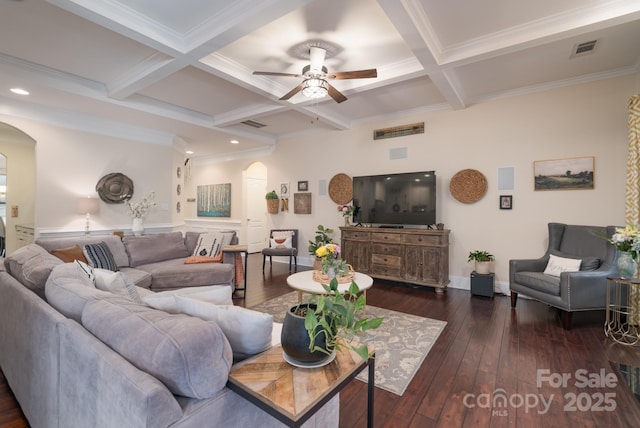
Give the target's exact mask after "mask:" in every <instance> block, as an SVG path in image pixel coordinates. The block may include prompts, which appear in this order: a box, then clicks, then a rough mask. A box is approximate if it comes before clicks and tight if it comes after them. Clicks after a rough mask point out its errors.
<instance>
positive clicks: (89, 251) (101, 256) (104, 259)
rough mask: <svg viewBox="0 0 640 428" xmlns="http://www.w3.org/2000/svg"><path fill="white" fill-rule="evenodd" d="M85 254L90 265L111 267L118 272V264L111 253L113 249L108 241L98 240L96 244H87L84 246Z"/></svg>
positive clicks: (101, 267)
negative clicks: (108, 244)
mask: <svg viewBox="0 0 640 428" xmlns="http://www.w3.org/2000/svg"><path fill="white" fill-rule="evenodd" d="M83 251H84V256H85V257H86V258H87V261H88V262H89V266H91V267H94V268H100V269H109V270H110V271H113V272H116V271H117V270H118V264H117V263H116V260H115V259H114V258H113V254H111V250H110V249H109V247H108V246H107V244H106V242H98V243H95V244H85V245H84V247H83Z"/></svg>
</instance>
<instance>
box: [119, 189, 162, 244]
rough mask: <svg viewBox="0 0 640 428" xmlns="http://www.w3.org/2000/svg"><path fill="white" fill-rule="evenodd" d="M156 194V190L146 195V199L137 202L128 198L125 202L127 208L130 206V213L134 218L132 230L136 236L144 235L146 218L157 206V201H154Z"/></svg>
mask: <svg viewBox="0 0 640 428" xmlns="http://www.w3.org/2000/svg"><path fill="white" fill-rule="evenodd" d="M155 196H156V194H155V192H151V193H149V194H148V195H147V196H145V197H144V199H142V200H141V201H140V202H137V203H135V204H134V203H131V199H128V200H127V201H126V202H125V204H126V205H127V208H129V215H131V218H132V219H133V224H132V226H131V231H132V232H133V234H134V235H135V236H139V235H142V233H143V232H144V218H145V217H146V216H147V214H148V213H149V210H150V209H151V208H153V207H155V206H156V203H155V202H153V199H154V198H155Z"/></svg>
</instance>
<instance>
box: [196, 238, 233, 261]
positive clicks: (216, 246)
mask: <svg viewBox="0 0 640 428" xmlns="http://www.w3.org/2000/svg"><path fill="white" fill-rule="evenodd" d="M234 235H235V232H210V233H201V234H200V236H199V237H198V243H197V244H196V248H195V249H194V250H193V254H192V255H193V256H206V257H217V256H218V255H219V254H220V252H221V251H222V247H224V246H226V245H229V244H231V240H232V239H233V236H234Z"/></svg>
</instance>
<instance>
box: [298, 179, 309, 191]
mask: <svg viewBox="0 0 640 428" xmlns="http://www.w3.org/2000/svg"><path fill="white" fill-rule="evenodd" d="M307 190H309V182H308V181H298V192H306V191H307Z"/></svg>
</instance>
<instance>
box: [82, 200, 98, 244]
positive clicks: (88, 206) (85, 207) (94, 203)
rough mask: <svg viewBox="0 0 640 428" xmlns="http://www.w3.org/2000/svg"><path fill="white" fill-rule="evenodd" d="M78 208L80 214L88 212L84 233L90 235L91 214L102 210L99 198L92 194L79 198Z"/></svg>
mask: <svg viewBox="0 0 640 428" xmlns="http://www.w3.org/2000/svg"><path fill="white" fill-rule="evenodd" d="M76 210H77V212H78V214H86V216H87V220H86V223H85V226H84V234H85V235H89V220H90V218H91V214H97V213H98V212H99V211H100V205H99V204H98V198H92V197H90V196H87V197H86V198H79V199H78V203H77V205H76Z"/></svg>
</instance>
